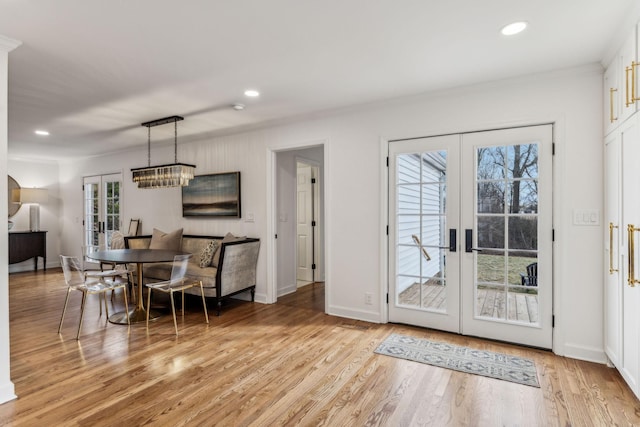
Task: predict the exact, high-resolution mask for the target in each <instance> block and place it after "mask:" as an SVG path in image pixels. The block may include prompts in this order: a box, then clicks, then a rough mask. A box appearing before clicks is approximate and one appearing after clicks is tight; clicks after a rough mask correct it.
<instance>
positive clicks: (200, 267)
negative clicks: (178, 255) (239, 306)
mask: <svg viewBox="0 0 640 427" xmlns="http://www.w3.org/2000/svg"><path fill="white" fill-rule="evenodd" d="M179 231H180V232H181V230H179ZM157 232H158V230H154V237H155V236H156V235H157V234H158V233H157ZM160 233H161V232H160ZM163 234H165V235H172V233H163ZM178 237H180V239H179V240H178V244H179V246H177V245H176V246H175V247H174V249H176V250H182V251H184V252H188V253H191V254H193V256H192V257H191V259H190V260H189V264H188V267H187V273H186V275H185V276H186V277H188V278H189V279H193V280H198V281H200V280H201V281H202V285H203V288H204V294H205V296H206V297H210V298H215V300H216V303H217V314H218V315H220V309H221V306H222V300H223V299H224V298H228V297H230V296H233V295H236V294H240V293H243V292H250V293H251V301H253V300H254V299H255V288H256V268H257V264H258V253H259V250H260V240H259V239H254V238H248V237H235V236H233V235H231V234H227V235H226V236H224V237H219V236H199V235H190V234H189V235H187V234H185V235H181V233H180V236H178ZM178 237H176V236H175V235H173V236H172V238H173V239H177V238H178ZM174 243H175V240H174ZM174 243H169V244H174ZM125 245H126V247H127V248H132V249H136V248H137V249H147V248H149V247H150V246H153V245H152V236H127V237H125ZM171 266H172V263H170V262H168V263H155V264H145V265H144V267H143V271H142V275H143V279H144V281H145V282H157V281H163V280H169V279H170V277H171ZM199 292H200V289H199V287H198V288H197V289H196V288H191V289H186V290H185V293H193V294H198V295H199Z"/></svg>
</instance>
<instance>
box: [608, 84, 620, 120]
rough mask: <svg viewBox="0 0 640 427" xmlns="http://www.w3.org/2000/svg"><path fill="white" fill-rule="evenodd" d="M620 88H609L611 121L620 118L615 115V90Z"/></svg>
mask: <svg viewBox="0 0 640 427" xmlns="http://www.w3.org/2000/svg"><path fill="white" fill-rule="evenodd" d="M617 91H618V89H616V88H613V87H612V88H609V121H611V123H613V122H615V121H616V120H618V118H617V117H614V116H613V106H614V105H613V92H617Z"/></svg>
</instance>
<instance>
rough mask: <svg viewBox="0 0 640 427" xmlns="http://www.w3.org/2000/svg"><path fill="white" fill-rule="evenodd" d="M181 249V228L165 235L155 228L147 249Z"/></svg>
mask: <svg viewBox="0 0 640 427" xmlns="http://www.w3.org/2000/svg"><path fill="white" fill-rule="evenodd" d="M181 247H182V228H180V229H178V230H175V231H172V232H171V233H165V232H164V231H160V230H158V229H156V228H154V229H153V234H152V235H151V243H149V249H165V250H170V251H179V250H180V248H181Z"/></svg>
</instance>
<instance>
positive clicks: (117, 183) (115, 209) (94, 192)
mask: <svg viewBox="0 0 640 427" xmlns="http://www.w3.org/2000/svg"><path fill="white" fill-rule="evenodd" d="M83 189H84V221H83V224H84V245H86V246H109V245H110V243H111V235H112V233H113V232H114V231H117V230H120V229H121V227H122V218H121V216H120V212H121V204H120V203H121V198H120V193H121V190H122V174H119V173H116V174H109V175H97V176H89V177H85V178H84V180H83Z"/></svg>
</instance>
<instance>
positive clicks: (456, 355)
mask: <svg viewBox="0 0 640 427" xmlns="http://www.w3.org/2000/svg"><path fill="white" fill-rule="evenodd" d="M374 352H375V353H378V354H384V355H386V356H392V357H398V358H400V359H406V360H412V361H414V362H420V363H426V364H428V365H434V366H439V367H441V368H447V369H453V370H456V371H461V372H467V373H469V374H476V375H483V376H485V377H491V378H497V379H499V380H505V381H511V382H514V383H518V384H524V385H529V386H532V387H538V388H539V387H540V383H539V382H538V374H537V373H536V365H535V363H534V362H533V360H531V359H525V358H523V357H517V356H510V355H508V354H502V353H494V352H491V351H485V350H474V349H472V348H468V347H461V346H457V345H453V344H447V343H444V342H437V341H429V340H426V339H423V338H414V337H408V336H405V335H399V334H391V335H389V336H388V337H387V339H385V340H384V341H383V342H382V343H381V344H380V345H379V346H378V348H376V349H375V351H374Z"/></svg>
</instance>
